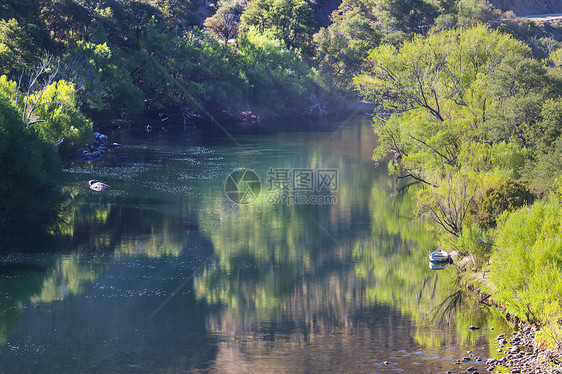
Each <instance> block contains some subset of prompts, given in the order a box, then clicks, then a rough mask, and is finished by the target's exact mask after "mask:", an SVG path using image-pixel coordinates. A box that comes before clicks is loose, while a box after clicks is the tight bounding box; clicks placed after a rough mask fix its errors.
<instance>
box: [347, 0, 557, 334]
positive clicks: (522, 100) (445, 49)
mask: <svg viewBox="0 0 562 374" xmlns="http://www.w3.org/2000/svg"><path fill="white" fill-rule="evenodd" d="M467 3H468V2H463V1H461V2H459V3H458V4H457V13H456V15H454V17H451V18H450V19H449V21H451V23H450V25H449V26H447V27H445V26H444V23H445V22H444V21H445V17H444V15H443V14H442V15H441V16H439V17H438V18H439V19H438V20H437V21H436V26H435V27H434V28H433V29H432V30H431V31H429V32H428V33H427V34H426V35H416V36H414V37H413V38H411V39H410V40H407V41H404V42H402V43H401V44H398V45H396V44H395V43H392V42H390V41H389V42H387V43H383V44H381V45H380V46H378V47H377V48H374V49H372V50H371V51H370V52H369V55H368V58H367V60H366V64H364V65H363V68H362V73H361V74H360V75H358V76H357V77H356V78H355V82H356V84H357V85H358V86H359V87H360V90H361V92H362V93H363V95H364V96H366V97H367V98H370V99H371V100H374V101H377V102H378V103H379V104H380V108H381V110H380V111H379V112H378V113H377V115H376V116H375V118H374V122H373V128H374V130H375V132H376V133H377V135H378V137H379V140H380V144H379V146H378V147H377V148H376V149H375V152H374V159H375V160H376V161H378V162H384V161H388V165H389V171H390V173H391V174H393V175H395V176H396V177H397V178H411V179H414V180H416V181H417V182H419V183H420V184H421V185H422V188H421V189H420V191H419V192H418V194H417V198H416V201H417V209H418V212H419V213H420V214H421V215H426V216H428V217H430V218H431V219H432V220H433V221H435V222H436V224H437V225H436V227H438V228H439V229H440V230H441V232H442V233H443V234H442V236H441V240H440V245H442V246H444V247H447V248H451V249H456V250H458V251H459V253H460V254H461V255H467V256H468V258H470V259H471V261H470V262H469V264H470V268H472V269H484V270H486V272H489V274H490V281H491V282H492V283H493V287H492V288H490V290H495V291H494V297H496V298H497V300H498V301H500V302H501V303H502V304H504V305H505V306H507V308H508V310H509V311H510V312H511V313H512V314H514V315H515V316H517V317H519V318H521V319H523V320H532V321H538V322H541V323H546V322H548V323H551V324H553V326H551V328H552V329H557V328H558V327H557V324H558V323H559V322H560V321H562V305H560V292H559V288H560V287H559V286H558V285H557V283H556V282H558V280H559V279H560V278H561V275H562V274H560V273H559V271H558V267H559V265H560V264H559V257H560V253H561V252H560V245H559V244H560V241H561V238H562V235H561V232H560V230H559V229H560V227H559V226H560V217H559V215H560V212H561V211H562V208H561V205H560V201H559V200H558V197H557V196H558V184H559V179H557V176H559V175H560V173H561V172H562V163H561V162H560V161H561V160H562V158H561V156H560V152H561V149H560V145H561V144H562V137H561V132H562V117H561V116H560V108H561V107H560V95H561V94H562V91H561V90H562V79H561V72H562V71H561V70H560V67H559V65H558V64H557V63H553V62H552V61H555V60H556V58H557V57H556V53H553V52H551V56H552V57H550V58H549V59H538V58H537V56H540V48H541V45H540V43H537V44H536V45H528V44H526V43H524V42H523V41H521V40H517V38H516V36H520V35H518V34H517V33H516V32H515V31H514V30H515V29H511V30H510V29H509V27H507V26H510V25H511V26H513V22H515V21H513V22H512V23H511V24H510V23H509V22H508V23H506V24H505V25H504V26H505V27H504V28H500V29H497V28H496V29H494V28H492V27H490V26H488V25H484V24H482V23H474V24H473V23H471V22H466V10H467V8H465V7H464V6H465V5H466V4H467ZM474 4H476V5H478V4H479V3H478V2H474ZM480 9H481V10H482V12H484V13H486V12H487V11H488V10H490V11H491V13H490V14H492V15H493V14H496V15H498V14H501V12H500V13H498V12H496V11H495V10H493V9H492V8H489V9H488V8H486V7H483V8H480ZM487 9H488V10H487ZM484 13H480V16H479V17H483V14H484ZM490 14H488V16H486V17H489V16H490ZM463 17H465V18H464V19H463ZM471 17H472V16H471ZM479 17H477V19H478V20H480V18H479ZM490 17H491V16H490ZM469 18H470V17H469ZM471 19H474V17H472V18H471ZM438 21H439V22H441V24H439V25H438V24H437V23H438ZM453 21H454V22H453ZM510 22H511V21H510ZM458 24H464V25H465V26H464V27H453V26H455V25H458ZM467 24H468V26H467ZM506 31H509V33H508V32H506ZM543 42H544V41H543ZM553 45H556V42H552V44H551V47H552V48H553V49H554V50H556V47H553ZM538 50H539V52H537V51H538ZM389 154H390V157H389ZM536 197H539V198H542V199H539V200H538V201H536V202H535V200H536ZM549 279H550V280H552V279H555V280H556V281H555V282H554V283H551V282H550V281H549Z"/></svg>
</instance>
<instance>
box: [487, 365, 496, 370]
mask: <svg viewBox="0 0 562 374" xmlns="http://www.w3.org/2000/svg"><path fill="white" fill-rule="evenodd" d="M494 368H495V366H490V367H488V368H487V369H486V370H488V371H494Z"/></svg>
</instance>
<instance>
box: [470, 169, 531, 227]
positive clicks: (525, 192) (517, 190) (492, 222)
mask: <svg viewBox="0 0 562 374" xmlns="http://www.w3.org/2000/svg"><path fill="white" fill-rule="evenodd" d="M534 200H535V196H534V195H533V194H532V193H531V191H530V190H529V188H528V187H527V186H526V185H525V184H523V183H521V182H519V181H516V180H514V179H507V180H505V181H504V182H503V183H501V184H500V185H499V186H497V187H492V188H489V189H488V190H486V191H485V192H484V194H483V195H482V196H480V197H479V198H478V199H476V201H474V202H473V204H472V205H471V208H470V212H469V213H470V215H471V217H472V220H473V221H474V222H475V223H477V224H478V225H480V226H481V227H483V228H486V229H488V228H493V227H496V219H497V218H498V217H499V215H500V214H502V213H503V212H504V211H506V210H513V209H516V208H519V207H522V206H524V205H528V204H532V203H533V201H534Z"/></svg>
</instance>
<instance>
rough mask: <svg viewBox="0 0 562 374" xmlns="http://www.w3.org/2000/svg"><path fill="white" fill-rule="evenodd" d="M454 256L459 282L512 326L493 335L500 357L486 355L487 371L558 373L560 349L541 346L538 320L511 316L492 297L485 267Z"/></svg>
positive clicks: (491, 286) (491, 287) (560, 366)
mask: <svg viewBox="0 0 562 374" xmlns="http://www.w3.org/2000/svg"><path fill="white" fill-rule="evenodd" d="M454 256H457V259H456V261H455V264H456V267H457V268H458V269H459V271H460V272H461V274H462V278H461V282H460V284H461V286H462V287H464V288H465V289H467V290H469V291H470V292H473V293H475V294H476V295H478V297H479V298H480V303H482V304H485V305H487V306H490V307H493V308H494V309H496V310H498V311H499V312H500V314H501V315H503V317H504V318H505V319H506V321H508V322H509V323H510V324H512V325H513V327H514V329H515V330H516V331H515V332H513V333H512V335H511V336H506V335H505V334H503V333H502V334H499V335H498V336H497V337H496V339H495V344H497V348H496V351H497V352H498V353H500V354H503V357H501V358H499V359H488V360H487V361H486V366H487V371H489V372H493V371H494V372H497V373H504V372H506V371H507V372H509V373H533V374H539V373H540V374H543V373H545V374H551V373H562V361H561V360H560V352H557V351H556V350H552V349H544V348H542V347H541V346H540V344H539V343H538V342H537V339H536V338H537V334H540V332H541V326H540V324H539V323H536V322H529V321H521V320H520V318H518V317H517V316H514V315H513V312H510V311H509V310H508V308H506V307H505V306H504V305H502V304H501V303H499V302H497V301H496V300H495V299H494V298H493V291H494V288H495V286H494V285H493V284H492V283H491V282H490V280H489V279H488V275H487V273H486V272H485V271H481V272H472V271H470V270H469V268H468V265H469V264H470V258H469V257H468V256H465V257H458V254H457V253H456V252H455V253H454ZM490 350H492V348H490Z"/></svg>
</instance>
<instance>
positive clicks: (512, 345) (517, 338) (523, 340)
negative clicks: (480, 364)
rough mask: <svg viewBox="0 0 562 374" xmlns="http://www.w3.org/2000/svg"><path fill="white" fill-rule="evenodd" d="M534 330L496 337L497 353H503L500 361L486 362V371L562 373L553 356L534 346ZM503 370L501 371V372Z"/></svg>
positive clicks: (528, 329)
mask: <svg viewBox="0 0 562 374" xmlns="http://www.w3.org/2000/svg"><path fill="white" fill-rule="evenodd" d="M535 332H536V328H535V327H534V326H528V327H525V328H524V329H522V330H520V331H517V332H514V333H513V335H512V336H505V334H500V335H498V336H497V337H496V343H497V345H498V348H497V351H498V352H501V353H504V354H505V356H503V357H502V358H500V359H497V360H496V359H489V360H488V361H486V365H487V370H488V371H490V372H498V373H504V372H506V369H507V372H508V373H528V374H539V373H562V369H561V366H560V362H559V361H558V360H557V358H556V357H555V355H554V354H553V353H552V352H550V351H546V350H541V349H538V348H537V347H536V346H535V345H534V344H533V342H534V338H535ZM501 369H503V370H501Z"/></svg>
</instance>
